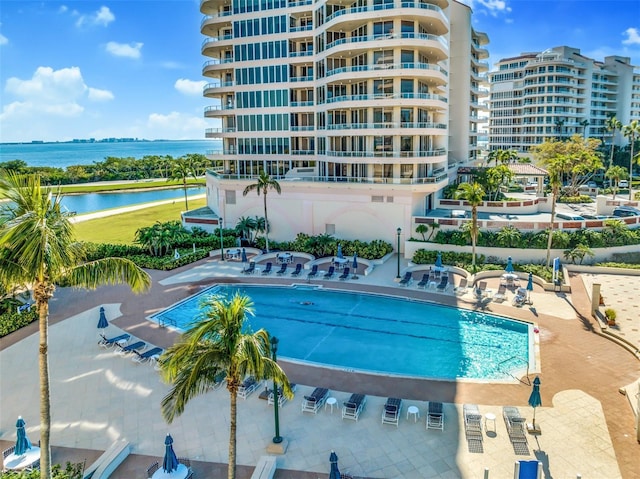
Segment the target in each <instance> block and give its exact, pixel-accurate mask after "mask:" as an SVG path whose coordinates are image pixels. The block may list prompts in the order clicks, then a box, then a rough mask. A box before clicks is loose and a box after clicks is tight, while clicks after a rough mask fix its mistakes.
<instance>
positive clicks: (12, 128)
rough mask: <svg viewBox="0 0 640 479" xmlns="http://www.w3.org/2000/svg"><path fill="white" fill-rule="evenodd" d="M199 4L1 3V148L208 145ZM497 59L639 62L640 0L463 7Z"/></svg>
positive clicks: (476, 1)
mask: <svg viewBox="0 0 640 479" xmlns="http://www.w3.org/2000/svg"><path fill="white" fill-rule="evenodd" d="M199 3H200V2H199V1H198V0H165V1H163V0H104V1H93V0H78V1H67V2H59V1H50V0H45V1H39V2H32V1H29V0H2V6H1V8H0V92H1V94H0V141H2V142H14V141H31V140H45V141H64V140H70V139H73V138H90V137H93V138H98V139H100V138H108V137H137V138H146V139H203V138H204V130H205V128H209V127H212V126H214V124H213V123H212V122H211V121H206V120H205V119H204V116H203V111H204V108H205V107H206V106H208V105H210V104H211V101H209V100H207V99H205V98H203V97H202V87H203V85H204V84H206V83H207V81H206V80H205V79H204V78H203V77H202V75H201V70H202V64H203V63H204V61H205V58H204V57H202V56H201V54H200V45H201V43H202V41H203V39H204V38H203V36H202V35H201V34H200V31H199V25H200V21H201V19H202V14H201V13H200V12H199ZM465 3H468V4H469V5H471V7H472V8H473V10H474V20H473V24H474V28H476V29H477V30H480V31H484V32H486V33H487V34H488V35H489V38H490V40H491V43H490V44H489V46H488V49H489V52H490V54H491V58H490V62H491V64H492V65H493V63H494V62H495V61H497V60H498V59H500V58H504V57H509V56H514V55H517V54H519V53H522V52H530V51H540V50H544V49H546V48H550V47H553V46H558V45H569V46H573V47H577V48H580V49H581V51H582V53H583V54H584V55H586V56H589V57H592V58H596V59H598V60H602V59H604V56H605V55H623V56H628V57H631V60H632V63H633V64H634V65H640V2H638V1H637V0H606V1H596V0H593V1H584V0H467V1H466V2H465Z"/></svg>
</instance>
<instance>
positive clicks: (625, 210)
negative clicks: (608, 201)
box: [613, 206, 640, 218]
mask: <svg viewBox="0 0 640 479" xmlns="http://www.w3.org/2000/svg"><path fill="white" fill-rule="evenodd" d="M613 216H617V217H618V218H627V217H629V216H640V210H639V209H638V208H634V207H633V206H618V207H617V208H616V209H615V210H613Z"/></svg>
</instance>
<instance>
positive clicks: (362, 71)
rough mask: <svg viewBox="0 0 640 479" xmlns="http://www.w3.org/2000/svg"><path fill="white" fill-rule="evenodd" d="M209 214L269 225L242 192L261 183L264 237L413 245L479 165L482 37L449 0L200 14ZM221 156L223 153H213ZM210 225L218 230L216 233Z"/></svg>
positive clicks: (219, 7) (214, 5)
mask: <svg viewBox="0 0 640 479" xmlns="http://www.w3.org/2000/svg"><path fill="white" fill-rule="evenodd" d="M200 10H201V12H202V13H203V14H204V15H205V16H204V18H203V19H202V23H201V27H200V29H201V32H202V34H203V35H205V39H204V41H203V43H202V47H201V48H202V54H203V55H204V56H205V57H206V61H205V63H204V66H203V70H202V73H203V75H204V76H205V77H206V78H208V79H209V80H210V83H209V84H207V85H206V86H205V88H204V96H205V97H206V98H208V99H210V100H211V105H210V106H208V107H207V108H206V109H205V112H204V115H205V117H206V118H209V119H211V121H212V125H213V127H212V128H210V129H208V130H207V131H206V137H207V138H212V139H219V140H221V146H220V149H218V150H212V151H208V152H207V156H208V158H210V159H212V160H214V162H215V165H216V166H215V167H214V168H212V169H211V170H210V171H209V172H208V174H207V205H208V207H209V208H210V210H211V212H212V214H213V218H216V217H217V218H223V222H222V224H223V225H224V227H225V228H233V227H234V226H235V225H236V223H237V221H238V219H239V218H240V217H249V216H260V217H262V216H264V213H263V199H262V198H261V197H259V196H258V195H256V194H255V192H252V193H251V194H250V195H247V196H243V194H242V193H243V190H244V189H245V187H246V186H247V185H249V184H253V183H255V181H256V180H255V179H256V176H257V175H258V174H259V173H260V172H261V171H263V170H264V171H265V172H266V173H268V174H269V175H271V177H273V178H274V179H276V180H277V181H278V182H279V184H280V186H281V188H282V193H281V194H280V195H278V194H276V193H275V192H274V191H273V190H271V191H270V192H269V194H268V208H269V222H270V225H271V227H270V237H271V238H273V239H275V240H285V239H293V238H294V237H295V235H296V234H297V233H299V232H303V233H307V234H310V235H317V234H325V233H326V234H334V235H335V236H336V237H337V238H346V239H362V240H371V239H380V238H382V239H386V240H388V241H394V240H395V237H396V234H397V233H396V232H397V228H401V229H402V231H403V234H404V235H406V239H408V238H409V237H410V236H411V234H412V232H411V231H407V229H409V228H411V225H412V224H413V221H412V217H414V216H422V215H424V214H425V213H426V212H427V211H428V210H430V209H432V208H434V207H435V206H436V205H437V199H438V198H439V196H440V190H442V188H444V187H445V186H446V185H448V184H449V182H450V181H452V180H453V179H455V178H456V172H457V168H458V166H460V165H467V164H472V163H473V162H475V161H476V158H477V155H478V146H477V135H478V128H477V125H478V122H479V120H481V119H479V115H478V113H479V112H481V111H482V110H483V108H484V107H483V105H482V104H481V102H480V100H481V98H482V97H483V96H484V90H483V89H482V85H483V83H484V82H485V79H486V72H487V71H488V69H489V66H488V64H487V62H486V61H483V59H486V58H488V55H489V54H488V51H487V50H486V49H485V47H484V45H486V44H487V43H488V42H489V39H488V37H487V35H486V34H484V33H480V32H476V31H475V30H474V29H473V28H472V27H471V15H472V13H471V10H470V8H469V7H468V6H466V5H463V4H461V3H458V2H456V1H448V0H415V1H411V0H410V1H401V0H356V1H352V0H319V1H315V2H314V1H312V0H202V2H201V4H200ZM216 144H218V142H216ZM213 223H214V224H216V221H215V220H214V221H213Z"/></svg>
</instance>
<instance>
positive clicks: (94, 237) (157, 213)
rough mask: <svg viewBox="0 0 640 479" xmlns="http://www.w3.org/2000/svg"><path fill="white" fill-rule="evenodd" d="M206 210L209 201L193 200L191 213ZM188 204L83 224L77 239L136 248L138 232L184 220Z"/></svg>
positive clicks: (177, 203) (77, 230)
mask: <svg viewBox="0 0 640 479" xmlns="http://www.w3.org/2000/svg"><path fill="white" fill-rule="evenodd" d="M203 206H206V199H205V198H202V199H199V200H189V209H190V210H191V209H196V208H201V207H203ZM183 210H184V202H181V201H176V202H174V203H167V204H164V205H159V206H150V207H149V208H143V209H139V210H135V211H130V212H127V213H119V214H117V215H112V216H106V217H104V218H96V219H92V220H87V221H82V222H80V223H76V224H75V225H74V229H75V233H76V238H77V239H78V240H80V241H88V242H91V243H109V244H134V240H135V237H136V231H137V230H138V229H140V228H143V227H145V226H152V225H153V224H154V223H155V222H156V221H159V222H161V223H164V222H165V221H173V220H178V221H179V220H180V213H181V212H182V211H183Z"/></svg>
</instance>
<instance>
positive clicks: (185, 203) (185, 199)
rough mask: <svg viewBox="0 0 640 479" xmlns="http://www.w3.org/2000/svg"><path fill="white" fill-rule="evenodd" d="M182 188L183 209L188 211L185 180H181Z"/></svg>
mask: <svg viewBox="0 0 640 479" xmlns="http://www.w3.org/2000/svg"><path fill="white" fill-rule="evenodd" d="M182 188H183V189H184V208H185V211H189V202H188V201H187V179H186V178H185V179H183V180H182Z"/></svg>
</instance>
